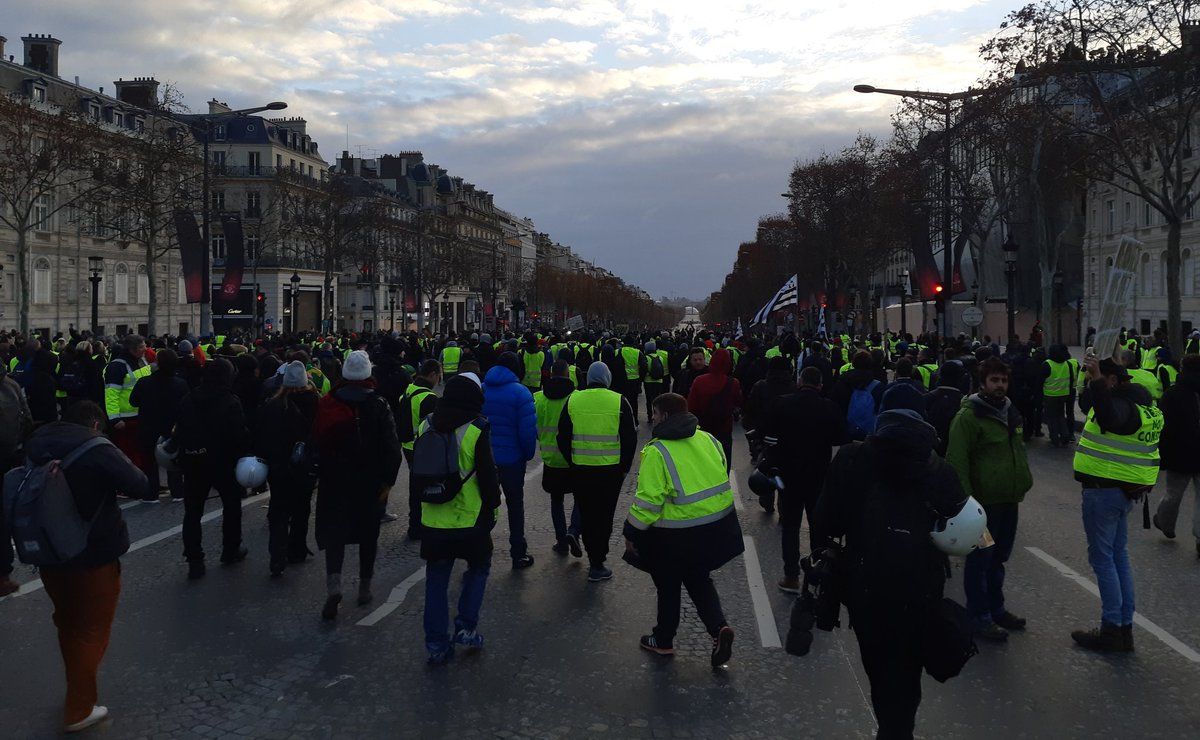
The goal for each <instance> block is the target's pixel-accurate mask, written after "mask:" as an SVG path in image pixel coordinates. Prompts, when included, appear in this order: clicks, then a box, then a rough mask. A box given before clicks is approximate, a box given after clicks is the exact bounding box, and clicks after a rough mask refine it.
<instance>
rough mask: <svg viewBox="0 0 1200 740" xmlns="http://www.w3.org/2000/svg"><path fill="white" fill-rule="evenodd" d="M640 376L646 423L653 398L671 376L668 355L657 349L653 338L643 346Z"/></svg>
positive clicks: (651, 411)
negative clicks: (644, 400) (643, 392)
mask: <svg viewBox="0 0 1200 740" xmlns="http://www.w3.org/2000/svg"><path fill="white" fill-rule="evenodd" d="M642 378H643V381H642V385H643V386H645V389H646V423H647V424H650V423H652V421H651V415H652V413H653V408H654V399H656V398H658V397H659V396H661V395H662V394H663V393H665V392H666V390H667V382H668V381H669V380H670V378H671V359H670V355H668V354H667V351H666V350H665V349H659V348H658V343H657V342H655V341H653V340H651V341H649V342H646V344H645V346H644V347H643V353H642ZM634 411H635V412H636V411H637V409H634Z"/></svg>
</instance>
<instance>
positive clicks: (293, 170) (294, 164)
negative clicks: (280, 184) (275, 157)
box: [288, 159, 296, 172]
mask: <svg viewBox="0 0 1200 740" xmlns="http://www.w3.org/2000/svg"><path fill="white" fill-rule="evenodd" d="M288 167H290V168H291V170H292V172H295V171H296V160H294V159H292V160H289V164H288Z"/></svg>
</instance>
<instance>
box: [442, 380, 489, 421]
mask: <svg viewBox="0 0 1200 740" xmlns="http://www.w3.org/2000/svg"><path fill="white" fill-rule="evenodd" d="M469 376H470V377H469ZM443 407H448V408H457V409H463V410H465V411H468V412H470V413H474V414H478V413H479V412H480V411H482V410H483V389H482V388H480V386H479V378H478V376H475V374H474V373H460V374H458V375H455V376H454V377H453V378H451V379H450V381H449V382H448V383H446V388H445V390H444V391H443V392H442V396H441V398H439V399H438V408H439V409H441V408H443ZM437 413H438V412H437V411H435V412H434V415H435V417H436V416H437Z"/></svg>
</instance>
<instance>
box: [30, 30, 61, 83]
mask: <svg viewBox="0 0 1200 740" xmlns="http://www.w3.org/2000/svg"><path fill="white" fill-rule="evenodd" d="M21 43H23V44H24V45H25V62H24V64H25V66H26V67H29V68H30V69H32V70H36V71H38V72H41V73H42V74H47V75H50V76H51V77H58V47H60V46H62V42H61V41H59V40H58V39H56V38H54V37H53V36H50V35H49V34H44V33H34V34H30V35H28V36H22V37H21Z"/></svg>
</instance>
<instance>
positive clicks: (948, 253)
mask: <svg viewBox="0 0 1200 740" xmlns="http://www.w3.org/2000/svg"><path fill="white" fill-rule="evenodd" d="M854 92H858V93H880V94H881V95H896V96H899V97H901V98H912V99H914V100H925V101H929V102H932V103H938V104H940V105H941V106H942V111H941V112H942V114H943V116H944V122H943V126H944V127H943V130H942V273H943V275H942V285H943V287H944V291H943V292H942V294H941V295H940V296H938V301H937V305H938V310H939V311H940V312H941V314H942V318H941V327H942V336H944V337H945V338H946V339H950V338H952V337H953V336H954V327H953V326H952V323H953V311H951V310H950V304H951V301H952V300H953V293H954V287H953V286H954V256H953V249H952V242H953V239H952V237H951V234H950V226H951V221H950V207H951V206H950V204H951V191H950V168H951V166H952V165H953V156H952V151H953V150H952V149H951V146H950V134H951V131H952V129H953V125H952V123H951V112H952V111H951V109H952V106H953V104H954V103H956V102H962V101H965V100H969V99H971V98H973V97H976V96H978V95H982V94H983V91H982V90H963V91H962V92H953V93H943V92H929V91H925V90H889V89H886V88H881V87H875V86H873V85H855V86H854Z"/></svg>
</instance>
